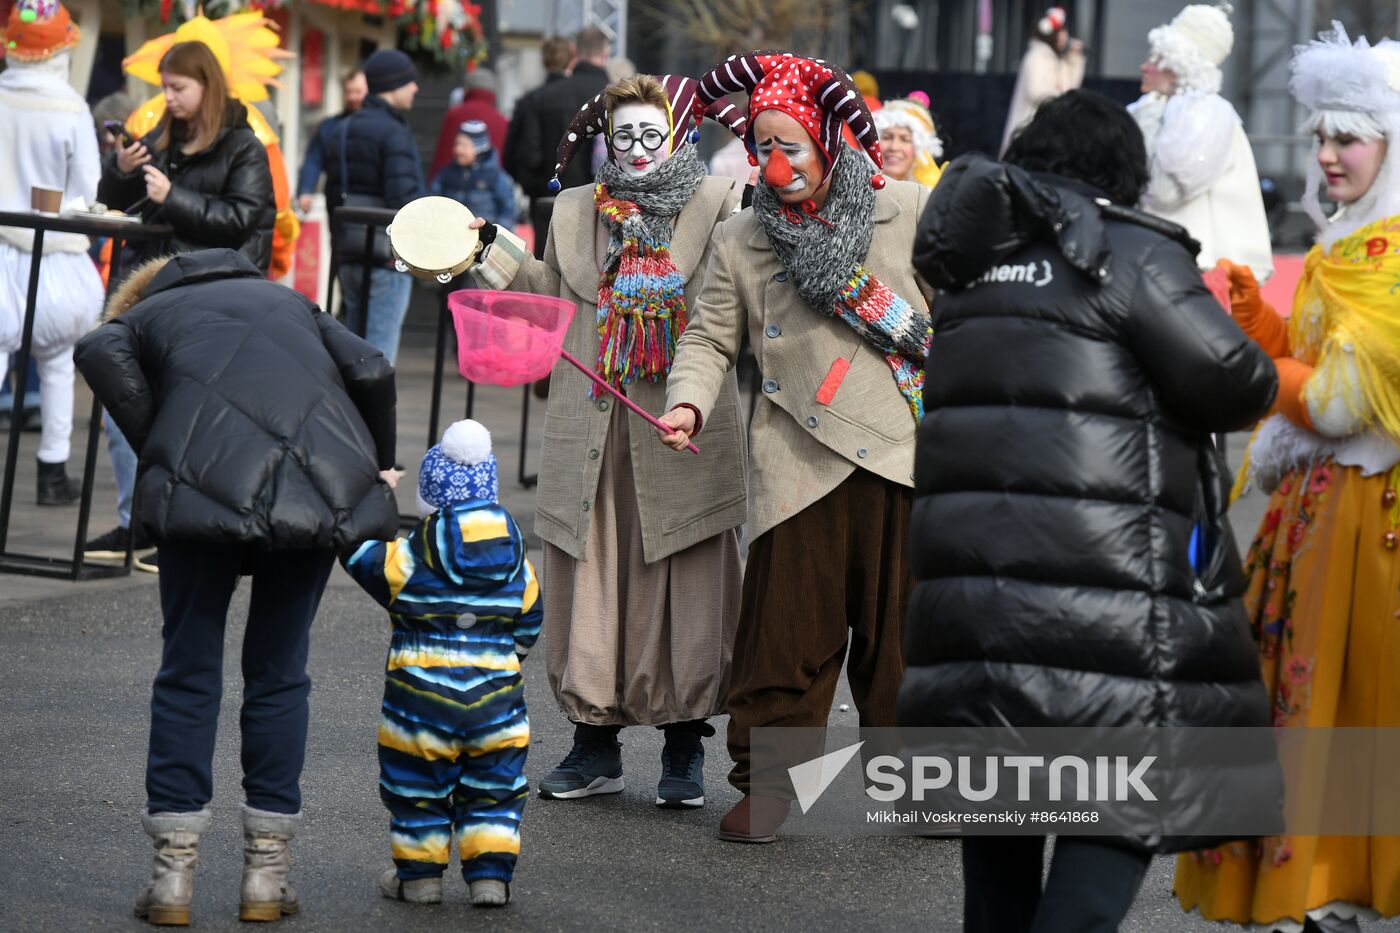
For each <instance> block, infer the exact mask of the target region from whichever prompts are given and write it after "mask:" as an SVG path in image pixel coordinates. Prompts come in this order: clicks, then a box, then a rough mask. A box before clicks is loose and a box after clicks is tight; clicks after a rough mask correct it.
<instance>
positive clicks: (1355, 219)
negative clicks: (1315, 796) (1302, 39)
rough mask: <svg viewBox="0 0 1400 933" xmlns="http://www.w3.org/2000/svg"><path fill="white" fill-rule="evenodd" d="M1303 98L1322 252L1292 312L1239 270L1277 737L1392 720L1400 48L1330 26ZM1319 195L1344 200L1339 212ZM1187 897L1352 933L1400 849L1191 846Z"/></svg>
mask: <svg viewBox="0 0 1400 933" xmlns="http://www.w3.org/2000/svg"><path fill="white" fill-rule="evenodd" d="M1291 90H1292V92H1293V95H1294V96H1295V97H1296V98H1297V99H1298V101H1299V103H1301V104H1303V105H1304V106H1305V107H1307V108H1308V109H1309V110H1310V112H1311V117H1310V126H1311V127H1312V128H1313V129H1314V130H1315V132H1316V134H1317V144H1316V147H1315V152H1316V159H1315V163H1314V164H1313V165H1312V166H1311V167H1310V169H1309V177H1308V186H1307V191H1306V193H1305V196H1304V206H1305V208H1306V209H1307V211H1308V213H1309V214H1310V215H1312V217H1313V218H1314V220H1315V221H1316V222H1317V223H1318V227H1319V241H1318V245H1316V246H1314V247H1313V249H1312V251H1311V252H1310V253H1309V254H1308V258H1307V263H1306V271H1305V272H1304V275H1303V278H1302V280H1301V281H1300V282H1299V285H1298V291H1297V294H1296V296H1295V297H1294V301H1293V310H1292V314H1291V316H1290V318H1289V320H1288V321H1287V322H1286V323H1285V322H1284V320H1283V319H1282V318H1281V317H1280V316H1279V315H1278V314H1276V313H1275V312H1274V310H1273V309H1272V308H1270V307H1268V306H1267V305H1265V304H1264V303H1263V301H1262V300H1261V299H1260V297H1259V289H1258V286H1257V284H1256V283H1255V282H1254V279H1253V277H1252V276H1251V275H1250V274H1249V271H1248V270H1247V269H1245V268H1244V267H1241V266H1230V267H1229V272H1230V279H1231V288H1230V292H1231V304H1232V308H1233V311H1234V315H1235V319H1236V320H1237V321H1238V322H1239V323H1240V325H1241V326H1242V327H1243V328H1244V329H1245V331H1246V332H1247V333H1249V335H1250V336H1251V337H1253V338H1254V339H1255V340H1256V341H1258V342H1259V344H1260V345H1261V346H1263V347H1264V349H1266V350H1268V351H1269V353H1270V355H1272V356H1273V357H1274V358H1275V362H1276V364H1277V366H1278V372H1279V395H1278V401H1277V402H1276V403H1275V411H1276V413H1275V414H1273V415H1272V416H1271V417H1269V418H1268V419H1266V420H1265V421H1264V422H1263V423H1262V424H1261V425H1260V427H1259V430H1258V431H1257V432H1256V434H1255V438H1254V440H1253V442H1252V443H1251V445H1250V450H1249V456H1248V459H1247V460H1246V464H1245V467H1244V470H1243V471H1242V473H1241V482H1242V483H1245V482H1254V483H1257V484H1259V485H1260V486H1261V488H1263V489H1265V490H1266V491H1268V492H1270V498H1269V504H1268V510H1267V513H1266V514H1265V516H1264V521H1263V524H1262V525H1261V526H1260V528H1259V531H1258V534H1257V535H1256V537H1255V539H1254V542H1253V544H1252V545H1251V547H1250V549H1249V554H1248V557H1247V564H1246V573H1247V575H1248V577H1249V589H1248V591H1247V593H1246V597H1245V599H1246V609H1247V611H1248V613H1249V615H1250V621H1251V623H1252V625H1253V626H1254V632H1255V636H1256V638H1257V640H1258V643H1259V652H1260V656H1261V660H1262V662H1263V664H1262V666H1263V672H1264V680H1265V684H1266V686H1267V687H1268V688H1269V690H1270V692H1271V695H1272V697H1273V703H1274V722H1275V724H1276V725H1278V726H1281V727H1299V726H1301V727H1313V728H1327V727H1361V728H1364V727H1396V726H1400V622H1397V617H1400V547H1397V544H1400V505H1398V504H1397V495H1398V494H1400V43H1396V42H1393V41H1390V40H1385V41H1382V42H1381V43H1379V44H1378V45H1376V46H1375V47H1371V46H1370V45H1369V44H1368V43H1367V42H1366V40H1365V39H1364V38H1363V39H1360V40H1359V41H1357V42H1356V43H1354V44H1353V43H1352V42H1350V41H1349V40H1348V39H1347V36H1346V33H1345V31H1344V30H1343V29H1342V27H1341V25H1340V24H1337V23H1334V24H1333V32H1330V33H1324V34H1323V35H1322V37H1321V39H1320V40H1318V41H1314V42H1312V43H1311V44H1310V45H1308V46H1305V47H1300V48H1299V50H1298V53H1297V55H1296V56H1295V57H1294V60H1293V78H1292V81H1291ZM1323 185H1326V191H1327V198H1328V200H1329V201H1332V202H1334V203H1336V204H1338V205H1340V209H1339V210H1338V211H1337V212H1336V213H1335V214H1333V215H1332V216H1331V217H1330V218H1328V217H1326V216H1324V214H1323V212H1322V208H1321V205H1320V203H1319V197H1318V193H1319V189H1320V188H1321V187H1322V186H1323ZM1222 264H1223V265H1229V264H1228V263H1222ZM1326 764H1327V762H1326V761H1325V760H1323V761H1310V762H1309V765H1310V767H1323V768H1325V766H1326ZM1378 792H1379V793H1390V790H1389V789H1380V788H1378ZM1362 805H1364V801H1363V802H1362ZM1176 893H1177V896H1178V898H1179V899H1180V900H1181V903H1182V906H1183V907H1185V908H1186V909H1187V910H1192V909H1199V910H1200V912H1201V914H1202V915H1203V916H1205V917H1207V918H1209V919H1214V920H1231V921H1234V922H1236V923H1254V924H1259V925H1261V926H1262V928H1263V929H1268V930H1279V931H1286V933H1293V931H1298V930H1318V931H1344V930H1352V931H1355V930H1358V929H1359V925H1358V918H1375V917H1377V916H1387V917H1389V916H1394V915H1397V914H1400V837H1394V836H1272V837H1268V838H1265V839H1261V840H1259V842H1258V843H1257V844H1245V843H1236V844H1231V845H1226V846H1223V847H1221V848H1218V849H1213V850H1210V851H1206V852H1199V853H1194V854H1191V855H1187V856H1183V857H1182V859H1181V861H1180V862H1179V864H1178V866H1177V875H1176Z"/></svg>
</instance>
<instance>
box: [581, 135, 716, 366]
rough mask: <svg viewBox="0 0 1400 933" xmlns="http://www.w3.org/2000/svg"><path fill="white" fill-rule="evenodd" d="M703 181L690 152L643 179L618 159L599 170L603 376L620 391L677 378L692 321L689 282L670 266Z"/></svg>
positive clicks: (600, 363) (596, 203) (600, 352)
mask: <svg viewBox="0 0 1400 933" xmlns="http://www.w3.org/2000/svg"><path fill="white" fill-rule="evenodd" d="M704 180H705V168H704V166H703V165H702V164H701V162H700V159H699V158H698V157H697V156H696V154H695V149H694V147H692V146H688V145H687V146H682V147H681V148H680V149H679V150H677V151H676V152H675V153H673V154H672V155H671V157H670V158H669V159H667V160H666V161H665V162H662V163H661V165H659V166H658V167H657V168H656V169H655V170H654V171H651V172H648V173H647V174H645V175H642V176H639V177H633V176H628V175H626V174H624V173H623V171H622V169H620V168H619V167H618V166H617V163H616V162H614V161H612V160H611V159H609V160H607V161H605V162H604V163H603V165H602V167H600V168H599V169H598V177H597V181H596V183H595V185H594V189H593V204H594V206H595V207H596V208H597V209H598V216H599V217H600V218H601V219H602V221H603V223H604V224H605V225H606V226H607V228H608V232H609V234H610V238H609V242H608V256H607V260H606V261H605V262H604V263H603V275H602V278H601V280H600V281H599V283H598V338H599V340H598V362H597V366H596V370H597V373H598V375H599V376H601V377H602V378H603V379H604V380H606V381H607V382H608V384H610V385H612V386H615V387H616V388H622V387H623V386H625V385H629V384H631V383H633V382H636V381H637V380H638V379H649V380H651V381H653V382H655V381H657V380H660V379H665V378H666V375H667V374H668V373H670V371H671V360H672V359H673V358H674V356H675V352H676V341H677V340H679V339H680V336H681V333H682V332H684V330H685V320H686V317H685V315H686V309H685V277H684V276H683V275H682V274H681V271H680V270H679V269H677V268H676V264H675V261H674V260H672V259H671V249H670V247H671V234H672V232H673V225H674V223H675V218H676V215H677V214H679V213H680V211H681V208H683V207H685V205H686V204H687V203H689V201H690V199H691V197H693V196H694V194H695V192H696V191H697V190H699V188H700V184H701V182H703V181H704ZM595 391H596V387H595Z"/></svg>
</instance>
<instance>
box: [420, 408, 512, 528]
mask: <svg viewBox="0 0 1400 933" xmlns="http://www.w3.org/2000/svg"><path fill="white" fill-rule="evenodd" d="M499 492H500V480H499V479H498V478H497V476H496V455H495V454H493V453H492V452H491V434H490V432H489V431H487V430H486V427H485V426H484V425H483V424H482V423H481V422H479V421H471V420H466V421H458V422H456V423H455V424H453V425H451V426H449V427H448V429H447V430H446V431H444V432H442V443H441V444H438V445H436V446H435V447H433V448H432V449H431V450H429V451H428V453H427V454H426V455H425V456H424V457H423V465H422V466H421V467H419V468H418V508H419V511H421V512H424V513H425V514H426V513H427V512H434V511H436V510H438V509H440V508H442V507H444V506H448V505H454V504H456V503H458V502H466V501H468V500H470V499H485V500H486V501H488V502H495V501H496V497H497V495H498V494H499Z"/></svg>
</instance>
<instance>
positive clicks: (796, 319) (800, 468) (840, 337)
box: [651, 181, 930, 538]
mask: <svg viewBox="0 0 1400 933" xmlns="http://www.w3.org/2000/svg"><path fill="white" fill-rule="evenodd" d="M929 194H930V191H929V189H927V188H925V187H923V186H922V185H918V184H914V183H913V182H901V181H890V182H889V183H888V184H887V185H886V186H885V188H884V189H882V190H881V191H879V192H877V193H876V196H875V231H874V236H873V238H872V240H871V244H870V252H869V254H868V255H867V258H866V262H865V265H866V268H868V269H869V270H870V272H871V273H873V274H874V275H875V276H876V278H878V279H879V280H880V281H881V282H883V283H884V284H885V285H887V286H888V287H889V288H890V289H891V290H892V291H894V293H895V294H897V295H899V296H900V297H902V298H904V299H905V300H907V301H909V302H911V303H913V304H915V305H916V306H917V307H926V305H925V302H924V292H923V289H922V288H921V287H920V284H919V281H918V279H917V278H916V276H915V273H914V269H913V267H912V266H911V264H910V254H911V253H912V251H913V244H914V228H915V226H916V225H917V223H918V221H919V216H920V215H921V214H922V213H923V209H924V204H925V202H926V201H927V200H928V196H929ZM711 251H712V252H713V254H714V255H713V256H712V257H711V259H710V265H709V268H708V271H707V274H706V277H705V289H704V291H703V292H702V293H701V295H700V303H699V305H698V306H696V308H695V320H694V321H693V322H692V323H691V325H690V327H689V328H687V329H686V332H685V335H684V336H683V337H682V338H681V340H680V345H679V346H678V347H677V350H676V361H675V364H674V365H673V366H672V367H671V378H670V380H669V381H668V383H667V391H666V408H667V409H670V408H672V407H674V406H675V405H677V404H680V403H682V402H686V403H689V404H691V405H694V406H695V407H696V408H698V409H699V410H700V413H701V415H702V416H703V417H704V423H703V425H702V429H701V431H700V434H699V436H697V437H696V443H698V444H699V445H700V446H701V448H702V449H703V448H704V447H705V444H706V441H707V440H708V439H709V435H710V431H711V429H712V427H713V426H715V425H719V424H723V421H722V419H721V420H716V419H720V413H721V412H722V410H723V409H722V407H721V405H720V404H717V401H716V400H717V399H722V398H723V397H724V396H723V394H722V391H723V389H724V387H725V386H726V385H728V384H729V380H730V379H731V378H732V376H733V367H734V361H735V359H736V358H737V357H738V355H739V346H740V344H741V342H742V341H743V337H744V334H745V333H748V335H749V340H750V342H751V343H752V345H753V348H754V353H755V355H756V356H757V358H758V366H759V371H760V372H761V373H762V396H763V398H762V399H761V400H760V402H759V404H758V408H757V410H756V411H755V412H754V420H753V424H752V426H751V427H750V430H749V442H750V444H751V445H752V450H751V452H750V459H749V534H750V536H751V537H754V538H756V537H758V536H759V535H761V534H763V533H764V532H765V531H768V530H769V529H770V528H772V527H774V526H775V525H777V524H779V523H780V522H782V521H784V520H786V519H788V518H791V517H792V516H793V515H796V514H797V513H798V512H800V511H801V510H802V509H804V508H806V507H807V506H809V505H811V504H812V503H814V502H816V501H817V500H818V499H820V498H822V497H823V496H825V495H826V494H827V493H829V492H831V491H832V490H833V489H835V488H836V487H837V486H838V485H839V484H840V483H841V482H842V481H843V480H845V479H846V477H848V476H850V475H851V473H852V471H854V470H855V468H856V467H861V468H862V469H865V470H869V471H870V472H872V473H875V474H877V475H879V476H882V477H884V478H885V479H887V480H889V481H891V482H894V483H899V484H901V485H904V486H912V485H913V481H914V429H915V424H914V418H913V415H912V414H910V411H909V405H908V403H907V402H906V401H905V400H904V396H903V395H901V394H900V392H899V387H898V386H897V385H895V381H894V375H893V374H892V373H891V371H890V367H889V365H888V364H887V363H886V362H885V358H884V356H882V355H881V354H880V353H879V352H878V351H876V350H873V349H871V347H870V346H869V344H867V343H866V342H865V341H864V340H862V339H861V338H860V337H859V336H858V335H857V334H856V332H855V331H854V330H852V329H851V328H850V326H849V325H847V324H845V323H844V322H842V321H840V320H837V319H836V318H834V317H828V316H827V315H824V314H821V313H819V312H817V311H815V310H813V309H812V308H811V307H809V306H808V305H807V303H806V302H805V301H803V300H802V297H801V296H800V295H799V294H798V293H797V286H796V285H794V284H793V282H792V281H791V277H790V276H789V274H788V271H787V269H785V268H783V265H782V263H780V262H779V261H778V257H777V255H776V254H774V252H773V250H772V248H771V247H770V246H769V245H768V235H767V234H766V233H764V231H763V227H762V226H761V225H760V224H759V222H758V219H757V218H756V217H755V216H754V214H753V211H752V210H746V211H743V212H742V213H740V214H738V215H736V216H735V217H734V219H733V220H730V221H729V222H728V223H726V224H724V225H723V226H721V227H720V228H719V229H718V230H716V231H715V235H714V244H713V246H711ZM837 360H845V361H847V362H848V363H849V364H850V369H849V370H848V371H847V373H846V375H845V377H844V378H843V379H842V380H841V381H840V384H839V386H838V387H837V389H836V392H835V394H834V395H833V396H832V398H831V402H830V404H827V405H823V404H821V403H820V402H818V401H817V394H818V391H819V390H820V389H821V386H822V383H823V382H825V381H826V380H827V378H828V374H829V373H831V372H832V367H833V364H835V363H836V361H837ZM651 440H652V443H655V439H651ZM673 455H674V454H673Z"/></svg>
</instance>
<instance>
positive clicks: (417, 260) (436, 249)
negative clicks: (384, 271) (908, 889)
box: [386, 195, 480, 285]
mask: <svg viewBox="0 0 1400 933" xmlns="http://www.w3.org/2000/svg"><path fill="white" fill-rule="evenodd" d="M475 219H476V218H475V217H474V216H473V215H472V212H471V211H469V210H467V207H466V205H465V204H462V203H461V202H460V201H454V200H452V199H451V198H443V197H438V196H436V195H434V196H431V197H426V198H419V199H418V200H416V201H409V202H408V203H407V204H405V205H404V206H403V207H401V208H399V212H398V213H397V214H395V215H394V222H393V223H391V224H390V225H389V228H388V230H387V231H386V232H387V233H388V234H389V249H390V250H391V251H392V252H393V254H394V268H396V269H398V270H399V271H400V272H407V273H409V274H411V275H413V276H416V277H417V278H420V279H428V280H429V281H433V282H441V283H442V284H444V285H446V284H447V283H448V282H451V281H452V280H453V279H455V278H456V277H457V276H459V275H461V274H462V273H463V272H465V271H467V267H468V266H470V265H471V263H472V256H473V255H475V253H476V244H477V242H478V241H479V240H480V235H479V234H478V233H477V232H476V231H475V230H473V229H471V227H470V226H468V225H469V224H470V223H471V222H472V221H473V220H475Z"/></svg>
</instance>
